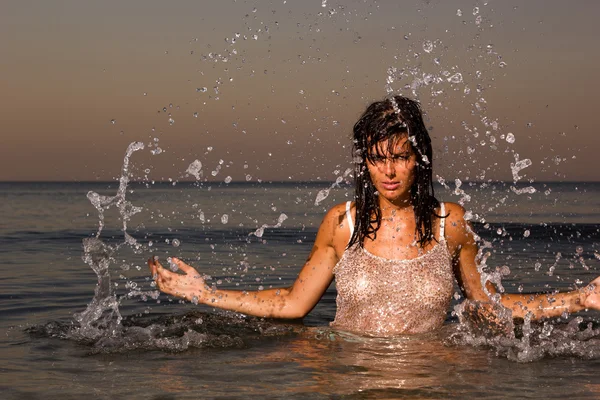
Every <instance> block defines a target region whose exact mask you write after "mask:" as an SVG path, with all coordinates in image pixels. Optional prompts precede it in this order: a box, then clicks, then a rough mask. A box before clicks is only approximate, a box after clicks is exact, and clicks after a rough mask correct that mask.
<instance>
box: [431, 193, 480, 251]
mask: <svg viewBox="0 0 600 400" xmlns="http://www.w3.org/2000/svg"><path fill="white" fill-rule="evenodd" d="M444 208H445V210H444V215H440V216H441V217H445V222H444V224H445V226H446V228H445V229H446V238H447V239H448V240H450V241H456V243H457V244H462V243H464V242H465V241H468V240H470V238H471V235H472V229H471V228H470V226H469V221H468V216H467V212H466V210H465V208H464V207H463V206H461V205H460V204H456V203H450V202H444ZM438 211H439V209H438Z"/></svg>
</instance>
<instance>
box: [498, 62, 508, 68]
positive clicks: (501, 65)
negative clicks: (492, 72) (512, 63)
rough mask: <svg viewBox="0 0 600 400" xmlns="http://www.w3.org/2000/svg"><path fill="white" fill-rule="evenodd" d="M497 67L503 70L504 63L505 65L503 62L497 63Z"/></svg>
mask: <svg viewBox="0 0 600 400" xmlns="http://www.w3.org/2000/svg"><path fill="white" fill-rule="evenodd" d="M498 66H499V67H500V68H504V67H506V63H505V62H504V61H500V62H499V63H498Z"/></svg>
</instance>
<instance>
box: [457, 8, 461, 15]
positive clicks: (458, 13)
mask: <svg viewBox="0 0 600 400" xmlns="http://www.w3.org/2000/svg"><path fill="white" fill-rule="evenodd" d="M456 15H457V16H459V17H462V10H461V9H460V8H459V9H458V10H456Z"/></svg>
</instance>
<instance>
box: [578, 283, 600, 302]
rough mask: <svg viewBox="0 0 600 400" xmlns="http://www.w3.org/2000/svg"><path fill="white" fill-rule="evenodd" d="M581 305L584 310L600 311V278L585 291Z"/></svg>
mask: <svg viewBox="0 0 600 400" xmlns="http://www.w3.org/2000/svg"><path fill="white" fill-rule="evenodd" d="M581 305H582V306H583V308H589V309H592V310H600V276H599V277H597V278H596V279H594V280H593V281H591V282H590V283H589V285H587V286H586V287H585V288H584V289H583V296H582V302H581Z"/></svg>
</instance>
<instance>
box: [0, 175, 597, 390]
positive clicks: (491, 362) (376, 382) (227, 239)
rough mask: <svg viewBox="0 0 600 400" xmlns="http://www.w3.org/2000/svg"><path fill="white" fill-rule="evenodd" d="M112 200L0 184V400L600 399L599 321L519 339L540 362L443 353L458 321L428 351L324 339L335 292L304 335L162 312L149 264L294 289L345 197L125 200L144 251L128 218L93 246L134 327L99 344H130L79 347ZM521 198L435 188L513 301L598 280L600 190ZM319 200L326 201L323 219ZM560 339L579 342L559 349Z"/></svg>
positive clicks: (281, 188) (217, 315) (500, 190)
mask: <svg viewBox="0 0 600 400" xmlns="http://www.w3.org/2000/svg"><path fill="white" fill-rule="evenodd" d="M118 186H119V184H118V182H94V183H0V253H1V255H2V260H3V267H2V268H1V269H0V282H1V287H2V290H1V291H0V334H1V338H2V339H0V377H1V379H0V393H1V395H0V397H1V398H3V399H27V398H33V399H36V398H40V399H41V398H44V399H54V398H57V399H80V398H82V397H83V396H91V397H93V398H100V399H113V398H122V399H129V398H131V399H135V398H145V399H187V398H190V399H191V398H194V399H196V398H241V397H244V398H245V397H250V396H252V397H256V398H399V397H403V398H474V397H484V398H508V397H511V398H512V397H516V398H564V397H567V396H569V397H570V398H600V359H599V357H600V342H598V340H599V339H598V333H599V332H597V331H598V321H600V313H598V312H584V313H581V314H579V315H580V316H581V319H579V320H575V319H574V318H575V316H565V317H564V318H561V319H558V320H556V321H550V322H548V323H545V324H544V325H543V326H539V327H538V328H539V330H538V331H536V330H534V331H533V333H532V334H529V331H528V330H526V329H524V328H521V330H522V336H523V338H525V337H526V338H527V340H528V342H527V346H531V347H532V348H534V350H536V349H541V348H542V347H543V346H541V345H540V347H537V348H536V347H535V346H536V344H535V343H534V342H535V341H543V340H544V338H546V337H549V335H550V334H549V333H548V332H549V331H554V332H558V333H557V334H556V336H555V337H554V339H553V340H555V342H556V343H554V344H552V346H554V347H552V348H553V349H554V350H552V351H549V350H547V349H548V348H549V347H548V346H549V344H548V341H546V342H544V343H545V344H544V346H546V347H543V351H542V353H543V354H542V355H540V356H539V357H533V358H531V359H528V358H519V357H520V356H519V355H518V354H517V353H518V352H517V353H515V351H513V350H508V351H504V350H502V348H500V347H494V346H489V343H486V344H484V345H481V346H474V345H466V344H461V343H459V342H460V341H457V340H455V341H452V340H449V338H452V337H453V335H454V336H456V333H457V329H459V328H458V326H459V325H460V324H459V323H458V319H457V317H456V316H455V315H454V314H453V312H452V311H453V309H449V310H448V318H447V323H446V325H445V326H444V328H443V329H442V330H440V331H439V332H435V333H432V334H428V335H416V336H401V337H397V338H391V339H376V338H362V337H356V336H352V335H348V334H344V333H340V332H335V331H333V330H331V329H329V328H328V324H329V322H330V321H332V320H333V318H334V315H335V297H336V292H335V285H332V286H331V287H330V288H329V289H328V290H327V292H326V293H325V295H324V296H323V298H322V300H321V302H320V303H319V305H318V306H317V307H316V308H315V309H314V310H313V311H312V312H311V313H310V315H309V316H307V317H306V318H305V319H304V321H302V322H289V321H263V320H261V319H257V318H247V317H244V316H239V315H237V314H235V313H226V312H222V311H218V310H215V309H213V308H211V307H208V306H198V305H194V304H191V303H184V302H181V301H180V300H178V299H173V298H169V297H168V296H165V295H160V296H159V297H158V298H155V297H156V296H153V295H152V292H153V290H154V289H153V287H152V286H151V280H150V279H149V276H148V271H147V267H146V259H148V258H149V257H151V256H158V257H159V258H161V259H163V260H164V259H166V257H168V256H173V255H177V256H178V257H181V258H183V259H184V260H186V261H188V262H189V263H190V264H192V265H193V266H195V267H197V268H198V270H200V271H202V272H203V273H205V274H208V275H210V281H209V282H210V283H214V284H216V285H217V286H219V287H221V288H230V289H240V290H260V289H262V288H269V287H277V286H287V285H289V284H291V283H292V282H293V280H294V278H295V276H296V274H297V273H298V271H299V269H300V268H301V266H302V265H303V263H304V261H305V259H306V257H307V256H308V254H309V252H310V249H311V246H312V244H313V241H314V237H315V234H316V231H317V228H318V226H319V223H320V221H321V218H322V216H323V214H324V212H326V210H327V209H329V208H330V207H331V206H332V205H333V204H337V203H340V202H345V201H347V200H350V199H352V195H353V190H352V188H351V187H350V186H349V185H347V184H345V183H344V182H341V186H335V187H332V182H326V183H293V182H290V183H287V182H286V183H281V182H279V183H277V182H275V183H252V182H248V183H229V184H225V183H208V182H203V183H191V182H188V183H182V182H180V183H156V184H152V183H132V184H130V185H129V186H128V189H127V191H126V193H125V195H126V200H127V202H130V205H132V206H135V207H140V208H141V209H140V210H139V212H137V213H135V214H134V215H133V213H130V214H131V216H130V218H129V219H128V220H126V221H125V222H126V232H127V234H128V235H131V237H132V238H133V239H135V241H136V245H137V246H130V245H127V244H125V243H124V240H125V234H124V232H123V227H124V221H123V218H122V216H121V214H120V213H119V210H118V208H117V207H116V206H113V207H111V208H109V209H108V210H106V211H105V213H104V214H105V215H104V221H103V224H104V225H103V229H102V231H101V233H100V235H99V239H100V240H101V241H102V243H104V244H105V245H106V246H109V247H110V249H113V250H114V251H113V252H111V254H110V257H107V258H106V260H107V262H108V263H109V271H110V274H109V275H110V276H109V277H110V290H111V291H112V292H113V293H114V296H115V297H114V298H115V299H117V300H118V311H119V313H120V315H121V316H122V317H123V320H119V323H118V326H116V328H115V326H114V325H110V324H108V325H107V326H106V327H101V328H102V329H105V332H104V334H105V333H106V330H108V329H109V328H110V329H117V330H120V329H122V328H123V327H125V328H127V332H128V335H129V336H127V337H125V336H119V334H117V333H115V334H114V335H112V336H111V335H110V334H108V335H106V336H103V337H102V341H101V343H100V341H99V340H96V339H94V340H87V341H86V340H81V337H76V336H74V335H72V328H73V327H74V326H77V323H76V322H75V321H76V320H75V319H74V314H76V313H82V312H83V311H84V310H86V307H88V305H89V304H91V302H92V298H94V294H95V290H97V289H98V288H97V283H98V277H97V275H96V273H95V272H94V271H93V270H92V269H91V268H90V266H89V265H88V264H86V263H85V262H84V261H83V260H82V256H83V254H84V253H83V248H82V243H83V241H84V240H85V239H89V238H93V237H95V236H96V234H97V233H98V230H99V214H98V210H97V209H96V208H95V207H94V206H93V205H92V203H91V202H90V200H88V198H87V197H86V195H87V193H88V192H90V191H93V192H96V193H98V194H100V195H105V196H114V195H115V194H116V193H117V190H118ZM526 186H531V187H532V188H533V189H535V191H533V190H531V189H528V190H527V191H522V190H521V189H523V188H525V185H517V186H515V185H513V184H512V183H502V182H496V183H481V182H474V183H468V182H467V183H460V184H457V183H456V182H452V183H451V184H450V183H449V184H448V185H447V187H443V186H441V185H437V186H436V196H437V197H438V198H439V199H440V200H443V201H453V202H461V203H463V204H464V206H465V208H467V210H469V211H471V213H472V216H473V221H474V226H475V229H476V231H477V233H478V234H479V235H480V236H481V238H482V240H483V241H484V243H486V249H485V252H487V253H489V257H488V258H487V267H488V269H489V270H495V269H497V268H501V267H504V266H507V267H508V269H509V270H510V273H509V274H508V275H506V276H504V278H503V281H502V282H503V286H504V287H505V290H506V291H507V292H523V293H528V292H534V291H544V292H549V291H551V290H554V289H559V290H568V289H572V288H575V287H576V286H581V285H583V284H585V283H586V282H588V281H590V280H591V279H593V278H594V277H595V276H597V275H598V274H599V273H600V272H599V267H600V183H589V182H577V183H543V182H540V183H533V184H531V185H529V184H528V185H526ZM531 192H533V193H531ZM518 193H521V194H518ZM317 198H319V199H321V198H324V199H323V200H322V201H320V202H319V204H318V205H315V200H316V199H317ZM126 211H127V210H126ZM129 211H131V210H129ZM128 215H129V214H128ZM130 243H131V242H130ZM505 271H506V268H505ZM456 297H457V298H458V299H457V300H455V301H453V304H452V306H453V307H454V306H455V305H456V304H458V303H459V302H460V301H461V299H460V296H458V292H457V296H456ZM107 318H108V317H107ZM573 321H574V322H573ZM569 322H571V324H569ZM574 325H578V326H582V327H583V328H581V329H584V328H585V327H586V326H587V331H585V330H583V331H582V332H587V334H586V333H582V332H580V331H577V332H576V333H573V332H571V331H569V329H571V328H573V326H574ZM96 328H98V327H97V326H96ZM152 330H154V331H152ZM156 330H158V331H160V332H161V333H160V334H155V333H152V335H150V333H149V332H150V331H152V332H155V331H156ZM564 332H567V333H568V332H571V333H570V335H571V336H572V337H575V336H576V337H577V341H576V343H575V344H573V342H572V341H571V342H569V343H570V344H569V343H567V342H565V341H562V342H561V340H562V339H560V337H563V336H564V337H566V336H568V334H567V333H564ZM134 333H135V335H137V336H135V335H134ZM167 333H168V334H167ZM547 333H548V334H547ZM560 335H563V336H560ZM523 338H521V339H519V340H521V341H523V342H524V341H525V339H523ZM565 340H566V339H565ZM560 345H564V346H563V348H562V350H557V349H558V348H559V347H560ZM569 346H571V350H569V349H567V347H569ZM528 349H529V350H531V348H528ZM529 350H528V351H529ZM536 351H537V350H536ZM540 351H541V350H540ZM540 354H541V353H540ZM519 361H529V362H519Z"/></svg>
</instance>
